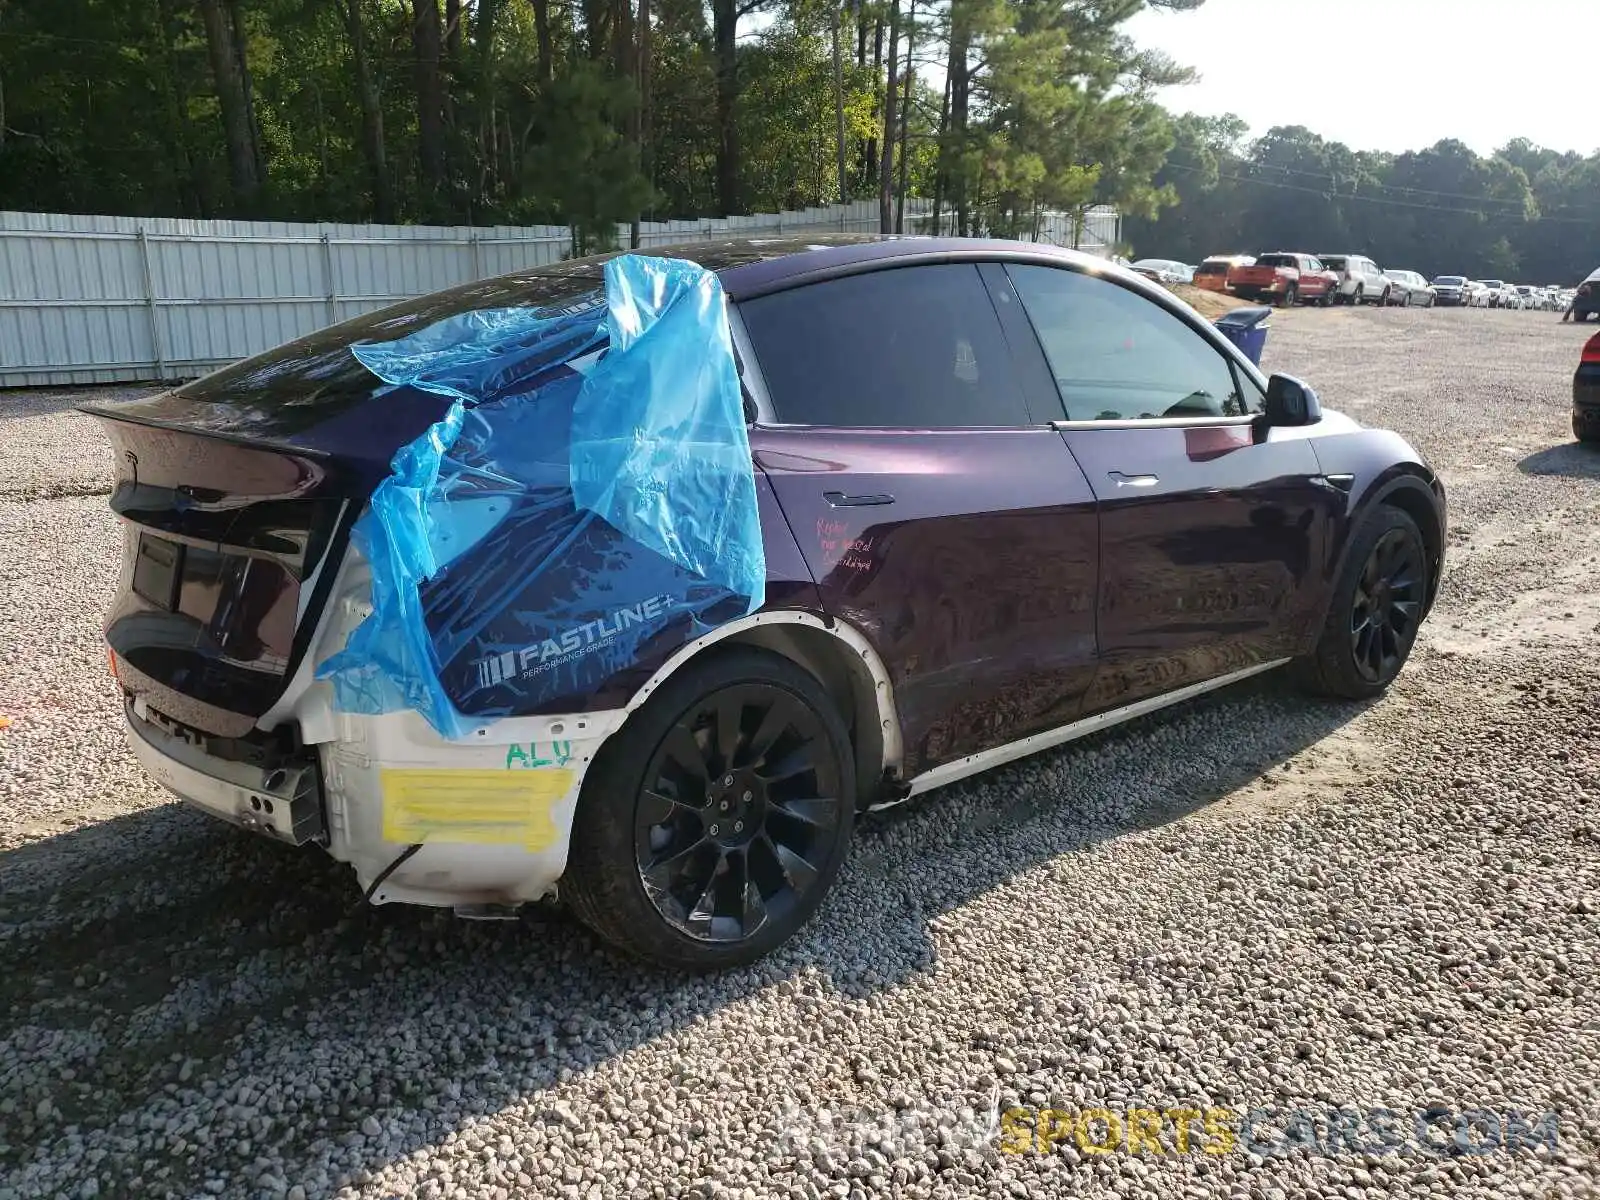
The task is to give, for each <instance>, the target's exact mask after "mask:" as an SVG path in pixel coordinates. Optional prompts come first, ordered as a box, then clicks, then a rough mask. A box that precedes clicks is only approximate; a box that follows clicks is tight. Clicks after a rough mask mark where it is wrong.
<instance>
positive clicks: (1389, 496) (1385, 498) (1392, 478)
mask: <svg viewBox="0 0 1600 1200" xmlns="http://www.w3.org/2000/svg"><path fill="white" fill-rule="evenodd" d="M1385 504H1387V505H1389V506H1390V507H1393V508H1398V509H1399V510H1400V511H1401V512H1403V513H1405V514H1406V516H1408V517H1410V518H1411V519H1412V520H1413V521H1415V522H1416V523H1417V528H1418V529H1419V530H1421V531H1422V545H1423V549H1424V551H1425V552H1426V554H1427V556H1428V597H1427V603H1426V606H1425V607H1424V609H1423V616H1427V614H1428V612H1429V611H1431V610H1432V608H1433V602H1434V599H1435V597H1437V596H1438V594H1439V577H1440V575H1441V574H1442V569H1443V567H1444V545H1445V533H1446V530H1445V512H1444V504H1443V501H1442V499H1441V497H1440V496H1439V494H1438V493H1436V492H1435V490H1434V480H1433V478H1432V477H1431V475H1428V474H1424V473H1423V469H1422V468H1421V467H1420V466H1419V465H1417V464H1405V466H1403V467H1402V468H1400V469H1399V470H1398V472H1397V473H1394V474H1390V475H1388V476H1387V477H1385V478H1383V479H1380V480H1379V481H1378V482H1377V483H1375V484H1373V485H1372V486H1371V487H1370V488H1368V489H1367V490H1366V492H1364V493H1363V494H1362V495H1361V496H1360V498H1359V499H1357V500H1355V501H1354V502H1353V503H1352V504H1351V505H1350V508H1349V510H1348V516H1347V517H1346V519H1345V523H1344V529H1345V533H1344V537H1343V540H1342V544H1341V545H1340V547H1339V555H1338V558H1337V560H1336V562H1335V563H1334V568H1333V571H1332V574H1331V575H1330V578H1331V579H1338V578H1339V577H1340V575H1341V574H1342V573H1343V571H1344V568H1345V563H1346V562H1347V561H1348V559H1349V557H1350V550H1351V542H1352V541H1353V538H1352V534H1353V533H1354V532H1355V530H1356V528H1357V527H1358V526H1359V525H1360V524H1361V522H1362V521H1364V520H1365V519H1366V517H1367V514H1368V513H1371V512H1372V511H1374V510H1375V509H1377V508H1378V507H1380V506H1382V505H1385ZM1319 628H1320V625H1319Z"/></svg>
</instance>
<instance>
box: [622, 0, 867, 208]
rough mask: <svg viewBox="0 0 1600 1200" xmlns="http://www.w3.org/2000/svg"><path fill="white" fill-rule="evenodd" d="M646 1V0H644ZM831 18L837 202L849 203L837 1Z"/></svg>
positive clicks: (835, 0)
mask: <svg viewBox="0 0 1600 1200" xmlns="http://www.w3.org/2000/svg"><path fill="white" fill-rule="evenodd" d="M646 2H648V0H646ZM832 12H833V18H832V20H831V21H830V22H829V30H830V31H831V32H832V34H833V126H834V130H833V135H834V144H835V147H836V149H837V151H838V170H839V203H840V204H849V203H850V184H849V181H848V179H847V178H846V177H845V166H844V63H843V61H842V60H841V58H840V54H839V3H838V0H833V2H832Z"/></svg>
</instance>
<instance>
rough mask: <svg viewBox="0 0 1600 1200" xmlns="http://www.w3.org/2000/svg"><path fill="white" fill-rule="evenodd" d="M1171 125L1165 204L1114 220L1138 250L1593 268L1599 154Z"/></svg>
mask: <svg viewBox="0 0 1600 1200" xmlns="http://www.w3.org/2000/svg"><path fill="white" fill-rule="evenodd" d="M1172 127H1173V134H1174V143H1173V149H1172V151H1171V153H1170V154H1169V156H1168V157H1167V159H1166V162H1165V163H1164V164H1163V165H1162V167H1161V168H1160V169H1159V170H1158V171H1157V172H1156V174H1155V181H1156V182H1157V183H1159V184H1165V185H1168V186H1170V187H1172V188H1173V189H1174V190H1175V192H1176V194H1177V203H1176V204H1175V205H1174V206H1173V207H1171V208H1168V209H1166V210H1165V211H1163V212H1161V213H1160V214H1159V215H1158V216H1157V217H1155V218H1154V219H1150V218H1147V217H1145V216H1144V215H1143V214H1138V213H1134V215H1132V216H1130V218H1129V220H1128V221H1127V222H1126V223H1125V226H1124V231H1125V234H1126V236H1127V237H1128V238H1129V240H1130V241H1131V242H1132V244H1133V246H1134V247H1135V249H1136V251H1137V253H1138V254H1140V255H1159V256H1162V257H1175V258H1183V259H1186V260H1187V261H1192V262H1198V261H1199V260H1200V259H1201V258H1203V257H1205V256H1206V255H1208V254H1223V253H1234V252H1250V251H1266V250H1278V249H1290V250H1307V251H1310V252H1312V253H1317V252H1319V251H1320V252H1322V253H1335V252H1340V251H1345V252H1350V253H1365V254H1368V255H1370V256H1371V257H1372V258H1374V259H1375V260H1376V261H1377V262H1378V263H1380V264H1382V265H1386V266H1392V267H1397V268H1405V269H1409V270H1415V271H1420V272H1422V273H1423V274H1424V275H1427V276H1430V277H1431V276H1434V275H1441V274H1465V275H1468V276H1471V277H1473V278H1511V279H1518V280H1527V281H1530V282H1538V283H1563V282H1571V281H1574V280H1576V279H1581V278H1582V277H1583V276H1584V275H1586V274H1588V272H1589V271H1591V270H1593V269H1594V266H1595V263H1596V262H1600V154H1597V155H1593V156H1590V157H1589V158H1583V157H1581V156H1579V155H1576V154H1561V153H1557V152H1556V151H1553V150H1546V149H1543V148H1541V147H1539V146H1535V145H1533V144H1532V143H1530V142H1529V141H1527V140H1526V139H1523V138H1519V139H1516V140H1514V141H1512V142H1511V143H1509V144H1508V145H1506V146H1504V147H1502V148H1501V149H1500V150H1499V151H1497V152H1496V153H1495V154H1493V155H1490V156H1488V157H1484V156H1482V155H1479V154H1476V153H1474V152H1473V151H1472V150H1471V149H1470V148H1469V147H1467V146H1466V145H1464V144H1463V143H1461V142H1459V141H1454V140H1448V139H1447V140H1445V141H1441V142H1438V143H1437V144H1435V145H1433V146H1430V147H1428V148H1426V149H1423V150H1416V151H1410V152H1407V153H1405V154H1398V155H1386V154H1375V153H1371V152H1365V151H1355V150H1352V149H1351V148H1349V147H1348V146H1345V145H1343V144H1341V143H1339V142H1330V141H1327V140H1325V139H1323V138H1321V137H1319V136H1318V135H1317V134H1315V133H1313V132H1312V131H1310V130H1308V129H1305V128H1302V127H1299V126H1280V127H1275V128H1273V129H1270V130H1268V131H1267V132H1266V133H1265V134H1263V135H1262V136H1261V137H1260V138H1258V139H1256V140H1255V141H1254V142H1252V143H1250V144H1248V145H1245V144H1243V134H1244V126H1243V123H1242V122H1240V121H1238V119H1237V118H1233V117H1223V118H1208V117H1200V116H1197V115H1195V114H1193V113H1190V114H1186V115H1184V116H1181V117H1176V118H1174V119H1173V122H1172ZM1132 211H1133V210H1131V209H1130V212H1132Z"/></svg>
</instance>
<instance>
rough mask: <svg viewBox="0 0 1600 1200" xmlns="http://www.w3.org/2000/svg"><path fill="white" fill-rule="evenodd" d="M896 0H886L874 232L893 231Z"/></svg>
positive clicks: (897, 41)
mask: <svg viewBox="0 0 1600 1200" xmlns="http://www.w3.org/2000/svg"><path fill="white" fill-rule="evenodd" d="M899 50H900V0H890V4H889V80H888V84H887V86H885V87H884V89H883V150H882V157H880V158H879V160H878V232H879V233H892V232H894V208H893V199H894V137H895V133H896V132H897V130H896V129H895V112H896V109H897V108H898V104H897V103H896V102H897V100H898V98H899V95H900V89H899V87H898V86H897V84H898V82H899V77H898V76H897V75H896V74H895V68H896V67H897V66H899V63H900V53H899Z"/></svg>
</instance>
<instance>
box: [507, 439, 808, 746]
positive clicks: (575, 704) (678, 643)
mask: <svg viewBox="0 0 1600 1200" xmlns="http://www.w3.org/2000/svg"><path fill="white" fill-rule="evenodd" d="M755 481H756V502H757V504H758V506H759V508H760V515H761V534H762V542H763V544H764V547H765V551H766V559H767V597H766V603H765V604H764V605H763V606H762V608H761V611H762V612H772V611H775V610H778V609H800V610H803V611H805V612H809V613H817V614H820V613H821V612H822V601H821V597H820V595H819V593H818V591H817V585H816V582H815V580H813V579H812V576H811V570H810V568H809V567H808V566H807V564H806V561H805V558H804V556H802V555H801V553H800V550H799V547H798V546H796V544H795V538H794V534H793V533H791V532H790V529H789V523H788V522H787V521H786V520H785V519H784V515H783V510H782V508H781V507H780V506H779V504H778V498H777V496H776V495H775V494H774V492H773V489H772V483H771V481H770V480H769V479H768V478H767V477H766V476H765V475H764V474H763V473H762V472H761V471H759V470H758V471H756V474H755ZM684 641H685V636H684V631H683V630H681V629H678V628H676V627H669V629H668V630H666V631H663V636H660V637H657V638H655V639H653V640H651V641H649V642H646V643H644V644H643V645H641V646H640V647H639V650H638V653H637V654H636V656H635V658H634V661H633V662H632V663H631V664H629V666H627V667H626V668H625V669H623V670H621V671H618V672H616V673H615V674H614V675H611V676H610V677H608V678H607V679H606V680H605V681H604V682H603V683H601V684H600V685H598V686H597V687H596V688H594V689H593V690H591V691H588V692H585V693H582V694H576V693H574V694H570V695H564V696H555V697H552V698H551V699H550V700H548V701H547V702H545V703H543V704H540V705H538V706H537V707H536V708H535V709H533V710H531V711H530V712H529V713H528V714H526V715H529V716H534V715H538V714H541V713H566V712H586V711H590V710H596V709H610V708H622V707H624V706H626V705H627V703H628V701H629V700H630V699H632V697H633V695H634V693H635V692H637V691H638V690H639V688H640V687H642V686H643V685H644V683H645V681H646V680H648V679H649V678H650V676H651V675H653V674H654V673H655V671H656V670H657V668H659V667H660V666H661V664H662V663H664V662H666V661H667V659H669V658H670V657H672V655H673V654H674V653H676V652H677V651H678V650H679V649H681V648H682V646H683V644H684Z"/></svg>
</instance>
